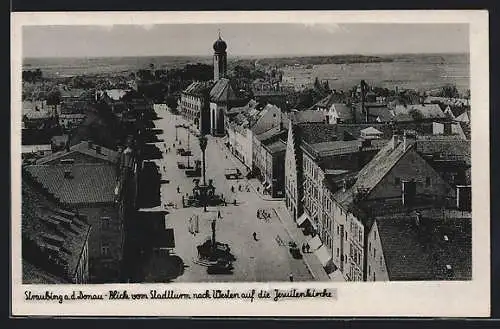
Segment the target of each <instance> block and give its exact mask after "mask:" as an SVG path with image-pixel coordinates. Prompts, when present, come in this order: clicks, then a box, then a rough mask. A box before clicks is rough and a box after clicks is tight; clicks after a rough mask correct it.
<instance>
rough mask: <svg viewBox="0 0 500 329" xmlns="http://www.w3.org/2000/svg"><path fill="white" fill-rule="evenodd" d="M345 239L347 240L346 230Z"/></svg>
mask: <svg viewBox="0 0 500 329" xmlns="http://www.w3.org/2000/svg"><path fill="white" fill-rule="evenodd" d="M345 240H346V241H347V231H345Z"/></svg>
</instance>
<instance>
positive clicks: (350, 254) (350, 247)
mask: <svg viewBox="0 0 500 329" xmlns="http://www.w3.org/2000/svg"><path fill="white" fill-rule="evenodd" d="M349 256H350V257H351V258H352V244H350V245H349Z"/></svg>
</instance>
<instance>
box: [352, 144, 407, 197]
mask: <svg viewBox="0 0 500 329" xmlns="http://www.w3.org/2000/svg"><path fill="white" fill-rule="evenodd" d="M412 147H413V145H412V144H410V143H407V145H406V149H405V145H404V143H399V144H398V145H397V146H396V147H395V148H394V149H393V145H392V142H389V143H387V144H386V146H385V147H383V148H382V149H381V150H380V151H379V152H378V153H377V155H375V157H374V158H373V159H372V160H371V161H370V162H369V163H368V164H367V165H366V166H364V167H363V169H361V171H360V172H359V173H358V176H357V180H356V183H355V184H354V186H353V187H352V188H353V191H357V189H358V188H362V189H363V190H364V191H365V193H367V194H368V193H370V192H371V190H372V189H373V188H374V187H375V186H377V184H378V183H379V182H380V181H381V180H382V179H383V178H384V177H385V176H386V175H387V173H388V172H389V171H390V170H391V169H392V168H393V167H394V166H395V165H396V164H397V163H398V162H399V160H401V158H402V157H403V156H404V155H405V154H406V153H408V151H409V150H410V149H412Z"/></svg>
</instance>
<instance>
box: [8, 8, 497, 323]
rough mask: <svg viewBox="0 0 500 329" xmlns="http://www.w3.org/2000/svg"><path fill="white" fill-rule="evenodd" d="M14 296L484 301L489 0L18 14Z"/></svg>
mask: <svg viewBox="0 0 500 329" xmlns="http://www.w3.org/2000/svg"><path fill="white" fill-rule="evenodd" d="M11 43H12V61H11V66H12V68H11V70H12V96H13V97H12V107H11V127H12V135H11V137H12V150H11V152H12V153H11V158H12V166H11V167H12V200H13V205H12V207H13V208H12V219H11V220H12V264H11V268H12V310H13V314H14V315H58V316H84V315H92V316H99V315H113V316H152V315H154V316H158V315H160V316H171V315H176V316H190V315H193V316H194V315H204V316H206V315H222V316H224V315H231V316H239V315H241V316H265V315H267V316H278V315H284V316H285V315H286V316H450V317H457V316H459V317H464V316H479V317H482V316H488V315H489V311H490V310H489V308H490V306H489V303H490V298H489V293H490V288H489V286H490V274H489V273H490V268H489V267H490V256H489V236H490V235H489V221H490V214H489V190H490V188H489V166H488V164H489V123H488V116H489V95H488V90H489V87H488V74H489V68H488V15H487V12H482V11H432V10H431V11H391V12H376V11H372V12H349V13H347V12H300V11H299V12H189V13H188V12H140V13H139V12H137V13H132V12H131V13H127V12H123V13H111V12H95V13H90V12H89V13H85V12H81V13H62V12H61V13H15V14H12V38H11Z"/></svg>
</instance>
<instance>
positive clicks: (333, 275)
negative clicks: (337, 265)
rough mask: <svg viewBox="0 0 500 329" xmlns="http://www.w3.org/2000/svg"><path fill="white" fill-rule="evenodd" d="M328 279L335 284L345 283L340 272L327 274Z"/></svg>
mask: <svg viewBox="0 0 500 329" xmlns="http://www.w3.org/2000/svg"><path fill="white" fill-rule="evenodd" d="M328 276H329V277H330V280H332V281H336V282H345V278H344V276H343V275H342V272H340V270H336V271H334V272H333V273H330V274H328Z"/></svg>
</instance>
